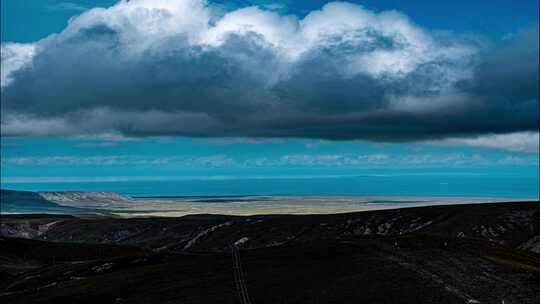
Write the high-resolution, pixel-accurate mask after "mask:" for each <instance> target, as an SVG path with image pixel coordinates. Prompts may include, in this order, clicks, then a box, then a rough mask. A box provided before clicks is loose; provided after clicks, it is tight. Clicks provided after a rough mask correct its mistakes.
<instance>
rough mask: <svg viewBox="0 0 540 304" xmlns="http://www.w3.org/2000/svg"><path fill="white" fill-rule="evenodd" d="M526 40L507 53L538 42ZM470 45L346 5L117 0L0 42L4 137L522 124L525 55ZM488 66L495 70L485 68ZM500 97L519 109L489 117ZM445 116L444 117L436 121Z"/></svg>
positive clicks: (320, 133)
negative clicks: (26, 40)
mask: <svg viewBox="0 0 540 304" xmlns="http://www.w3.org/2000/svg"><path fill="white" fill-rule="evenodd" d="M524 36H525V37H526V38H523V39H522V40H523V41H522V43H521V44H518V46H517V47H516V48H517V49H518V50H530V47H529V44H530V43H531V41H532V42H534V39H535V38H530V37H536V36H535V35H534V33H532V34H528V35H524ZM516 37H517V38H515V39H518V38H519V37H520V35H516ZM519 39H521V38H519ZM519 39H518V40H519ZM512 41H513V40H512ZM508 43H512V42H508ZM480 48H481V45H479V44H478V43H477V41H475V40H473V39H465V38H463V37H461V36H459V35H456V34H448V33H445V34H441V33H439V32H436V31H431V30H429V29H424V28H422V27H420V26H418V25H416V24H415V23H414V22H412V21H411V20H409V18H408V17H407V16H405V15H404V14H402V13H399V12H395V11H385V12H373V11H370V10H367V9H365V8H363V7H362V6H359V5H355V4H351V3H346V2H334V3H328V4H326V5H325V6H323V7H322V8H321V9H320V10H315V11H312V12H309V13H308V14H307V15H306V16H305V17H304V18H299V17H297V16H295V15H285V14H282V13H280V12H277V11H272V10H265V9H264V8H259V7H248V8H241V9H237V10H233V11H229V12H225V13H223V11H222V10H221V9H220V8H219V7H216V6H214V5H212V4H211V3H210V4H209V3H207V2H206V1H202V0H175V1H167V0H131V1H119V2H118V3H117V4H115V5H113V6H111V7H109V8H94V9H90V10H86V11H84V12H82V13H81V14H80V15H79V16H75V17H73V18H72V19H71V20H70V22H69V24H68V25H67V27H66V28H65V29H64V30H63V31H62V32H61V33H59V34H53V35H50V36H49V37H47V38H45V39H42V40H40V41H37V42H35V43H33V44H25V45H21V44H13V43H7V44H2V63H1V64H2V113H3V114H4V115H3V118H2V135H7V136H48V135H51V136H68V135H69V136H72V135H96V134H110V133H113V134H115V133H121V134H124V135H127V136H133V137H136V136H169V135H184V136H240V137H309V138H324V139H371V140H379V141H402V140H416V139H426V138H442V137H447V136H452V135H455V134H462V133H463V132H465V133H467V134H469V133H471V134H483V133H486V132H487V131H489V132H496V133H500V132H502V131H508V129H509V128H510V129H511V130H510V131H512V130H514V129H517V130H530V128H531V125H533V123H534V122H535V121H536V122H537V121H538V118H537V117H534V116H533V114H530V113H532V112H533V111H531V110H534V109H537V108H538V97H537V96H538V95H537V93H536V92H537V84H533V85H529V82H531V83H534V77H531V73H533V74H532V76H534V75H536V78H537V77H538V76H537V75H538V72H537V69H536V70H534V69H531V68H530V67H529V66H531V65H534V61H533V63H531V60H530V58H529V57H530V56H532V55H530V54H528V53H523V52H522V53H519V52H518V55H519V56H517V55H516V56H514V55H515V54H514V53H515V52H511V51H505V52H503V53H501V55H500V56H504V58H509V57H511V60H508V62H510V63H509V64H507V65H504V64H501V65H493V64H484V65H479V64H478V62H479V61H481V60H479V59H478V57H479V56H481V55H483V54H485V53H489V52H479V49H480ZM483 51H485V50H483ZM520 52H521V51H520ZM523 54H525V55H523ZM493 57H494V59H493V58H492V59H493V61H495V62H498V61H497V60H496V59H497V58H498V57H497V56H493ZM514 57H515V58H514ZM532 58H533V60H534V58H536V60H538V59H537V57H532ZM513 60H518V61H519V60H521V61H524V62H527V64H525V65H523V67H524V68H521V66H522V65H521V64H519V65H518V64H513ZM485 66H488V67H493V66H497V68H496V70H495V71H491V70H489V71H488V72H489V73H488V72H486V73H484V74H486V75H487V76H486V75H484V74H482V73H481V72H482V71H478V69H479V67H485ZM499 66H501V67H506V66H510V67H512V69H515V67H516V66H519V67H520V71H521V72H520V73H521V76H520V77H518V78H516V79H518V80H519V84H517V85H515V86H519V88H520V90H519V92H520V93H519V94H517V95H519V96H514V95H515V92H516V90H514V89H515V88H514V87H512V86H514V82H513V81H499V80H500V79H498V78H496V77H495V78H494V77H492V76H493V75H501V74H504V71H501V70H499ZM527 67H528V68H527ZM500 69H503V68H500ZM534 73H536V74H534ZM515 74H517V73H515ZM478 75H481V76H482V77H484V78H487V80H488V81H484V79H483V78H482V79H477V77H479V76H478ZM492 78H494V79H492ZM516 81H517V80H516ZM525 82H526V83H525ZM536 82H537V81H536ZM493 83H495V84H494V85H496V86H499V85H502V86H506V87H504V88H503V90H499V91H503V93H505V92H508V94H513V95H512V96H505V94H506V93H505V94H499V93H498V92H499V91H497V90H492V89H491V88H490V87H489V86H487V87H486V85H485V84H489V85H492V84H493ZM535 86H536V87H535ZM534 88H536V90H533V89H534ZM530 92H534V93H530ZM534 94H536V95H534ZM507 100H512V104H511V106H512V109H514V108H515V109H517V110H519V111H522V112H523V113H525V114H523V115H521V116H522V117H521V118H520V119H519V120H518V121H517V122H516V121H515V120H512V119H507V120H500V122H499V123H498V124H492V123H491V122H486V120H487V119H486V117H490V116H493V115H504V114H503V113H505V109H504V107H506V106H508V102H507ZM471 109H472V110H471ZM519 113H521V112H519ZM519 113H518V114H516V116H517V115H519ZM448 117H450V118H452V119H447V118H448ZM471 117H472V118H471ZM442 118H444V119H445V121H450V120H452V121H453V122H452V123H447V124H446V125H445V126H444V127H441V121H442ZM535 119H536V120H535ZM490 121H491V118H490ZM299 126H302V127H299ZM396 126H397V127H396ZM458 126H459V127H458ZM434 130H435V131H436V132H434Z"/></svg>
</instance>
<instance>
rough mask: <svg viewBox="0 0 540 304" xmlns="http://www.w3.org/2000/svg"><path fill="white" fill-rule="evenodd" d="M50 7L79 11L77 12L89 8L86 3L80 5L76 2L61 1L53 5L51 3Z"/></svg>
mask: <svg viewBox="0 0 540 304" xmlns="http://www.w3.org/2000/svg"><path fill="white" fill-rule="evenodd" d="M48 9H49V10H50V11H64V10H66V11H77V12H82V11H85V10H87V9H88V8H87V7H86V6H84V5H80V4H78V3H75V2H60V3H56V4H53V5H50V6H49V7H48Z"/></svg>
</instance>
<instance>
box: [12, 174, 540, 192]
mask: <svg viewBox="0 0 540 304" xmlns="http://www.w3.org/2000/svg"><path fill="white" fill-rule="evenodd" d="M105 180H107V179H105ZM2 188H3V189H14V190H29V191H63V190H80V191H111V192H118V193H120V194H125V195H130V196H227V195H292V196H295V195H298V196H308V195H323V196H324V195H353V196H354V195H358V196H459V197H495V198H533V199H537V198H538V197H539V185H538V173H537V172H532V171H531V172H527V173H525V174H523V173H520V174H515V173H513V172H512V171H509V172H497V173H496V174H492V173H490V172H488V171H485V172H482V171H474V172H456V171H450V172H440V171H438V172H432V171H426V172H422V171H414V172H406V173H403V174H387V173H381V172H371V173H369V174H363V175H361V174H360V175H332V176H252V177H235V176H209V177H208V176H207V177H167V178H140V179H137V178H127V179H124V180H122V179H119V180H111V179H109V180H107V181H100V180H99V179H98V180H92V181H88V180H87V181H84V180H83V181H69V182H68V181H58V182H39V183H23V182H17V183H2Z"/></svg>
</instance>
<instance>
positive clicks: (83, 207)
mask: <svg viewBox="0 0 540 304" xmlns="http://www.w3.org/2000/svg"><path fill="white" fill-rule="evenodd" d="M0 198H1V204H0V210H1V212H2V213H81V212H93V211H96V209H99V207H100V206H106V205H109V204H111V203H115V202H124V203H125V202H128V201H129V200H130V198H128V197H126V196H122V195H119V194H117V193H114V192H81V191H61V192H30V191H15V190H4V189H2V190H0ZM96 207H97V208H96Z"/></svg>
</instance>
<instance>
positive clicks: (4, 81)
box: [0, 42, 36, 88]
mask: <svg viewBox="0 0 540 304" xmlns="http://www.w3.org/2000/svg"><path fill="white" fill-rule="evenodd" d="M0 48H1V51H0V54H1V60H2V61H1V62H2V68H1V69H0V75H1V77H0V84H1V87H2V88H4V87H5V86H7V85H8V84H9V83H10V81H11V74H12V73H14V72H16V71H18V70H20V69H23V68H29V67H30V65H31V63H32V57H33V56H34V55H35V53H36V45H35V44H32V43H12V42H7V43H2V45H1V47H0Z"/></svg>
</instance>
